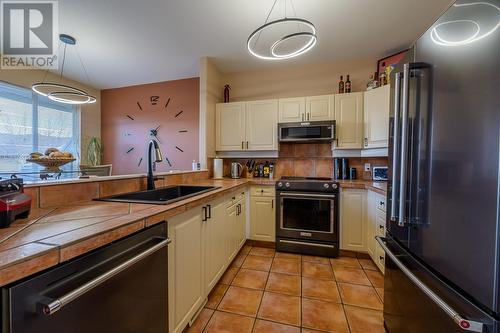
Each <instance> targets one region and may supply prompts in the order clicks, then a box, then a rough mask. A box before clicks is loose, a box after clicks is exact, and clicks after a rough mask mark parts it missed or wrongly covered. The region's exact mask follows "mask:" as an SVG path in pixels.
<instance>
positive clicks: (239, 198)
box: [227, 191, 246, 207]
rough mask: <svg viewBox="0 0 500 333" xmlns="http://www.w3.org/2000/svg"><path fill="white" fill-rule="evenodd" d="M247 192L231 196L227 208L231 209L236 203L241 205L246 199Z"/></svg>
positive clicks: (235, 193) (234, 193)
mask: <svg viewBox="0 0 500 333" xmlns="http://www.w3.org/2000/svg"><path fill="white" fill-rule="evenodd" d="M245 195H246V194H245V191H238V192H233V193H231V194H230V195H229V199H228V202H227V207H230V206H232V205H234V204H236V203H239V202H241V201H243V200H244V199H245Z"/></svg>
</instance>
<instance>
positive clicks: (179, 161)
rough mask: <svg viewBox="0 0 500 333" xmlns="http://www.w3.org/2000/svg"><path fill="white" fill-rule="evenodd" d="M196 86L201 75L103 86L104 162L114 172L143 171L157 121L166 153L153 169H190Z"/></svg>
mask: <svg viewBox="0 0 500 333" xmlns="http://www.w3.org/2000/svg"><path fill="white" fill-rule="evenodd" d="M199 90H200V88H199V78H191V79H184V80H175V81H166V82H158V83H151V84H143V85H138V86H131V87H124V88H116V89H107V90H103V91H102V92H101V135H102V143H103V147H104V164H113V174H130V173H144V172H145V170H146V166H147V152H146V151H147V144H148V142H149V140H150V139H151V138H153V137H152V136H151V135H150V130H151V129H155V128H157V127H158V126H159V128H158V140H159V141H160V149H161V151H162V153H163V157H164V158H163V162H162V163H158V164H157V171H168V170H191V163H192V161H193V160H198V136H199V133H198V132H199V130H198V129H199ZM154 96H156V97H154ZM169 99H170V100H169ZM181 150H182V151H181ZM127 151H129V152H128V153H127ZM141 158H142V162H140V160H141ZM167 159H168V160H169V161H170V163H171V164H172V166H170V165H169V164H168V163H167ZM139 162H140V164H139Z"/></svg>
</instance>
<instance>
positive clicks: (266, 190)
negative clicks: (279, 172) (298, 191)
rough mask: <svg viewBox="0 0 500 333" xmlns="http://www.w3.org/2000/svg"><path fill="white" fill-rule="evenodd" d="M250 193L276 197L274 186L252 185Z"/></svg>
mask: <svg viewBox="0 0 500 333" xmlns="http://www.w3.org/2000/svg"><path fill="white" fill-rule="evenodd" d="M250 195H252V196H259V197H274V195H275V191H274V186H252V188H251V189H250Z"/></svg>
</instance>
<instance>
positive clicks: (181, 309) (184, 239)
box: [167, 207, 206, 333]
mask: <svg viewBox="0 0 500 333" xmlns="http://www.w3.org/2000/svg"><path fill="white" fill-rule="evenodd" d="M202 223H204V222H202V208H201V207H196V208H193V209H191V210H189V211H187V212H185V213H183V214H180V215H177V216H174V217H172V218H170V219H169V220H168V224H167V225H168V237H169V238H170V239H171V240H172V243H171V244H170V245H169V248H168V298H169V332H173V333H177V332H182V330H183V329H184V327H186V325H187V323H188V322H189V321H190V320H191V319H192V317H193V316H194V315H195V314H196V313H197V311H198V309H199V308H200V307H201V306H202V305H203V303H204V300H205V297H206V294H205V288H204V285H203V284H204V264H205V259H204V251H203V241H204V239H203V238H204V237H203V232H202V230H203V225H202Z"/></svg>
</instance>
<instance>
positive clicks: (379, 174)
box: [372, 166, 387, 180]
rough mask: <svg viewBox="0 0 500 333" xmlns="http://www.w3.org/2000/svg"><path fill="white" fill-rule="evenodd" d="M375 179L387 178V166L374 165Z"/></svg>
mask: <svg viewBox="0 0 500 333" xmlns="http://www.w3.org/2000/svg"><path fill="white" fill-rule="evenodd" d="M372 178H373V180H387V167H386V166H377V167H373V176H372Z"/></svg>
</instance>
